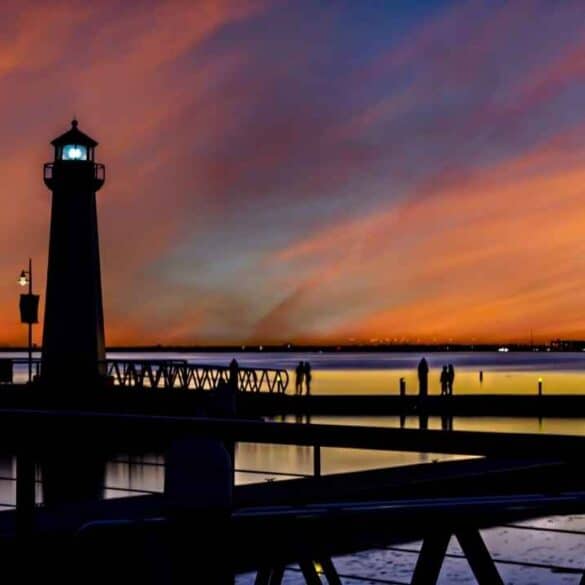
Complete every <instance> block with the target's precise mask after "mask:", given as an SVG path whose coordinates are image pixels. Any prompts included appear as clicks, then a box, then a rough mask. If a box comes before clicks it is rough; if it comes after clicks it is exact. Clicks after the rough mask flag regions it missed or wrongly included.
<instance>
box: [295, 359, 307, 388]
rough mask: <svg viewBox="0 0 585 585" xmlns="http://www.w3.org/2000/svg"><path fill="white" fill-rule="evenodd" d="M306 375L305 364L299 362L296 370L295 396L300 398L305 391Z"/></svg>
mask: <svg viewBox="0 0 585 585" xmlns="http://www.w3.org/2000/svg"><path fill="white" fill-rule="evenodd" d="M304 373H305V372H304V366H303V362H299V363H298V365H297V367H296V369H295V394H296V395H297V396H300V395H301V393H302V391H303V378H304Z"/></svg>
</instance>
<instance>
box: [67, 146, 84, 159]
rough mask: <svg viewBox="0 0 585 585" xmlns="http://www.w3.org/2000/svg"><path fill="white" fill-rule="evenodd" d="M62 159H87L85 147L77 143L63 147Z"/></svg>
mask: <svg viewBox="0 0 585 585" xmlns="http://www.w3.org/2000/svg"><path fill="white" fill-rule="evenodd" d="M63 160H87V149H86V148H85V146H80V145H78V144H68V145H67V146H64V147H63Z"/></svg>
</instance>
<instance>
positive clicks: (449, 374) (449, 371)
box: [447, 364, 455, 396]
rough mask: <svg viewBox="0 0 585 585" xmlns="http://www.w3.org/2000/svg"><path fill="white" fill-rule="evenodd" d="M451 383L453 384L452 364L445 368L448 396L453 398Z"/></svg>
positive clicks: (453, 371)
mask: <svg viewBox="0 0 585 585" xmlns="http://www.w3.org/2000/svg"><path fill="white" fill-rule="evenodd" d="M453 382H455V368H454V367H453V364H449V365H448V366H447V389H448V394H449V396H453Z"/></svg>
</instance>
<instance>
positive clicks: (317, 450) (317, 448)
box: [313, 444, 321, 477]
mask: <svg viewBox="0 0 585 585" xmlns="http://www.w3.org/2000/svg"><path fill="white" fill-rule="evenodd" d="M313 476H314V477H321V445H318V444H316V445H313Z"/></svg>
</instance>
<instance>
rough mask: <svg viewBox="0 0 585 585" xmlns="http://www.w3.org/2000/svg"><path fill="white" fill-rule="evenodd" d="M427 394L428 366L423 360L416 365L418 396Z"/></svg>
mask: <svg viewBox="0 0 585 585" xmlns="http://www.w3.org/2000/svg"><path fill="white" fill-rule="evenodd" d="M428 392H429V364H428V363H427V360H426V359H425V358H423V359H422V360H420V362H419V363H418V395H419V396H420V397H424V396H426V395H427V394H428Z"/></svg>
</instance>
